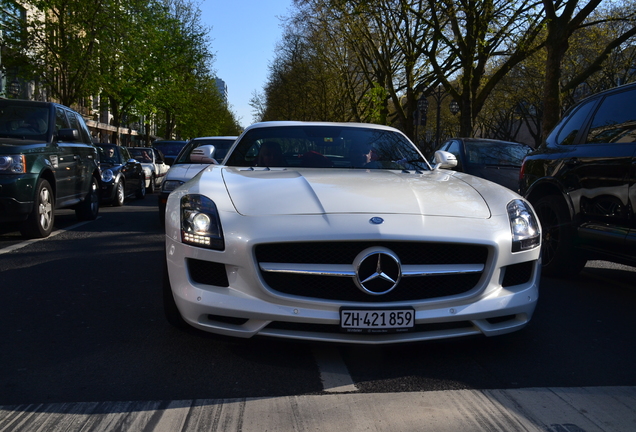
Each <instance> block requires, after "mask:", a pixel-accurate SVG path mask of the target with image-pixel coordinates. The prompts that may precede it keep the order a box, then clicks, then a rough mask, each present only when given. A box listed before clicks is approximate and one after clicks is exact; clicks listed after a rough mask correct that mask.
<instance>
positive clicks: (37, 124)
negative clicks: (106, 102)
mask: <svg viewBox="0 0 636 432" xmlns="http://www.w3.org/2000/svg"><path fill="white" fill-rule="evenodd" d="M48 112H49V111H48V109H46V108H40V107H34V106H25V105H10V104H7V105H3V106H2V107H1V108H0V136H3V137H5V138H22V139H29V140H42V141H44V140H46V136H47V132H48V130H49V118H48Z"/></svg>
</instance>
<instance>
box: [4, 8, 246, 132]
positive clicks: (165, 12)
mask: <svg viewBox="0 0 636 432" xmlns="http://www.w3.org/2000/svg"><path fill="white" fill-rule="evenodd" d="M2 1H3V5H4V7H5V8H8V7H10V5H11V4H12V2H11V0H2ZM21 4H22V5H23V6H24V7H25V8H26V10H27V11H29V13H28V14H27V17H26V19H13V20H4V22H3V27H4V31H3V33H2V67H3V69H4V70H5V73H7V72H11V74H12V75H17V76H20V78H22V79H24V80H33V81H34V82H35V83H36V86H37V88H38V89H40V92H41V96H38V95H36V96H38V97H46V98H49V99H52V100H56V101H59V102H61V103H63V104H65V105H73V104H75V103H78V102H80V101H83V100H86V99H89V98H91V97H98V96H99V98H100V104H101V106H102V107H103V108H106V107H107V108H108V109H109V110H110V112H111V114H112V115H113V116H114V119H113V124H114V125H115V126H118V125H120V124H121V123H122V122H124V121H126V120H130V119H133V118H134V119H145V121H146V123H148V122H150V121H153V122H155V123H158V124H161V125H163V128H162V130H161V131H160V132H161V133H163V134H164V135H165V137H166V138H171V137H173V136H175V135H180V136H181V137H183V138H187V137H194V136H198V134H199V133H205V134H206V135H214V134H216V133H215V132H216V131H222V132H223V133H226V132H227V133H228V134H229V132H231V133H232V134H233V133H235V132H236V130H237V128H238V125H237V122H236V121H235V119H234V114H233V113H231V112H230V111H229V109H228V107H227V106H226V104H225V102H224V101H223V100H221V98H220V97H219V95H218V93H217V92H216V88H215V87H214V85H213V84H214V74H213V71H212V69H211V64H212V61H213V55H212V54H211V51H210V44H209V39H208V32H209V30H208V29H207V28H205V27H204V26H202V25H201V23H200V22H199V16H200V11H199V10H198V8H197V7H196V6H194V4H193V3H191V2H190V0H102V1H98V2H95V1H94V0H24V1H22V2H21ZM211 113H213V115H211ZM202 125H205V126H202ZM219 133H221V132H219Z"/></svg>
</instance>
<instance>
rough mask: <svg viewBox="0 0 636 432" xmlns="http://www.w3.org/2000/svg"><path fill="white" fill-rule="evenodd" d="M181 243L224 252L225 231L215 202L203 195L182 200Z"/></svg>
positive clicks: (190, 196)
mask: <svg viewBox="0 0 636 432" xmlns="http://www.w3.org/2000/svg"><path fill="white" fill-rule="evenodd" d="M181 241H183V243H186V244H191V245H194V246H199V247H204V248H209V249H215V250H223V249H224V248H225V242H224V240H223V230H222V229H221V220H220V219H219V213H218V211H217V210H216V205H215V204H214V202H213V201H212V200H211V199H210V198H208V197H205V196H203V195H185V196H184V197H182V198H181Z"/></svg>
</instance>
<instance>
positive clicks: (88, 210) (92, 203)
mask: <svg viewBox="0 0 636 432" xmlns="http://www.w3.org/2000/svg"><path fill="white" fill-rule="evenodd" d="M98 214H99V184H98V183H97V179H96V178H95V177H93V178H92V179H91V187H90V189H89V190H88V192H87V194H86V198H85V199H84V201H82V202H81V203H79V204H78V205H77V207H75V216H76V217H77V219H79V220H81V221H85V220H95V219H97V215H98Z"/></svg>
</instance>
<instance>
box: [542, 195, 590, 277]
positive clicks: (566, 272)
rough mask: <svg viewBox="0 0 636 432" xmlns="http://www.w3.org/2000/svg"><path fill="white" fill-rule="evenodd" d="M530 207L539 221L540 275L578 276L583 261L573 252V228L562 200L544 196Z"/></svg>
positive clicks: (577, 253) (576, 252) (574, 249)
mask: <svg viewBox="0 0 636 432" xmlns="http://www.w3.org/2000/svg"><path fill="white" fill-rule="evenodd" d="M533 206H534V209H535V211H536V212H537V217H538V218H539V221H540V222H541V240H542V244H541V263H542V268H541V271H542V274H543V275H544V276H548V277H560V278H566V277H573V276H576V275H578V274H579V273H580V272H581V270H582V269H583V267H585V263H586V260H585V259H583V258H582V257H581V254H580V252H579V251H578V250H577V249H576V245H575V235H574V228H573V227H572V220H571V218H570V213H569V211H568V208H567V205H566V203H565V201H563V199H562V198H560V197H558V196H556V195H548V196H545V197H543V198H540V199H539V200H537V201H536V203H535V204H533Z"/></svg>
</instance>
